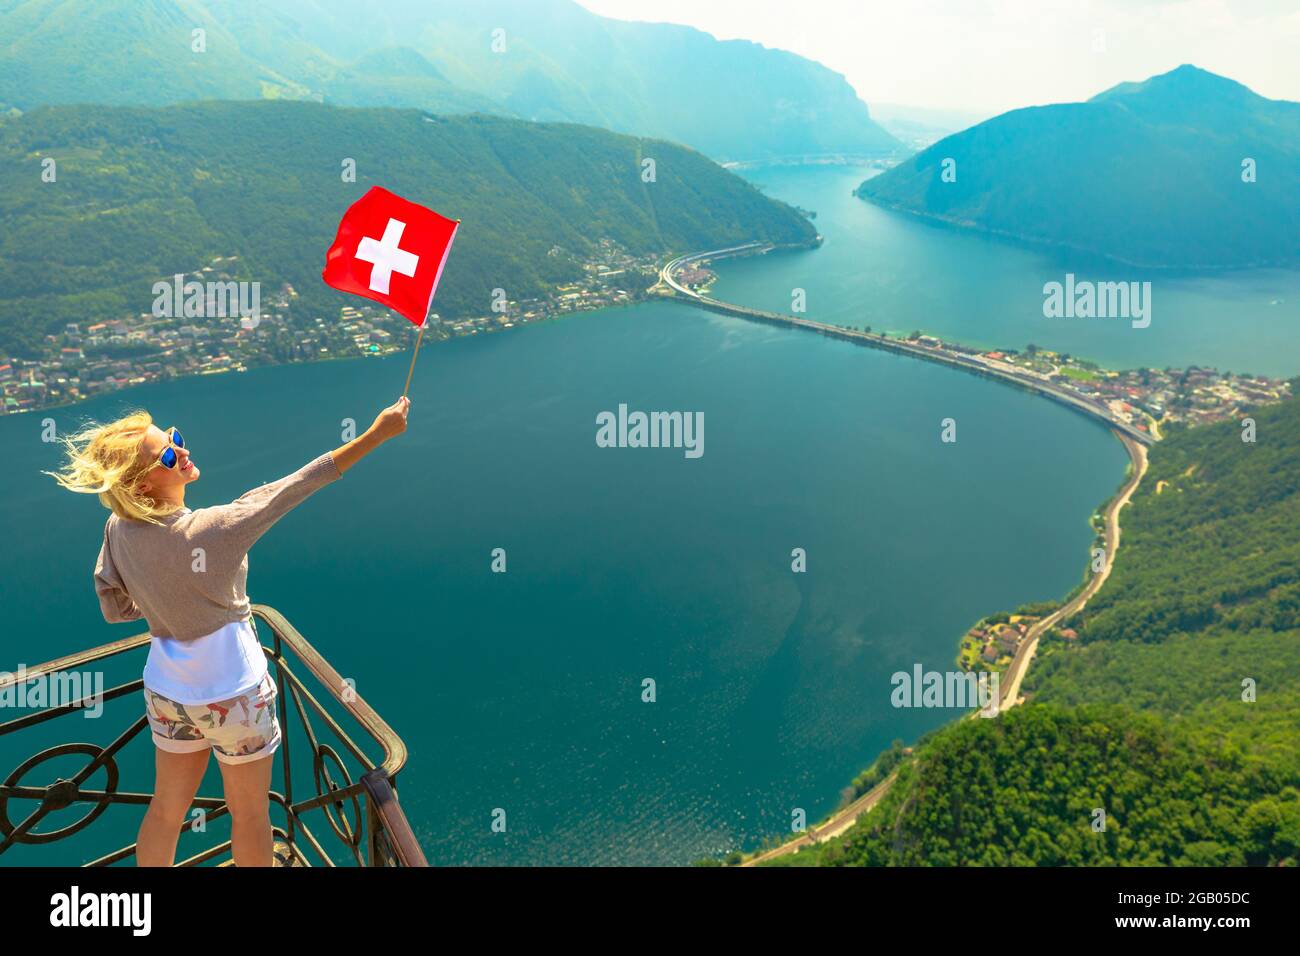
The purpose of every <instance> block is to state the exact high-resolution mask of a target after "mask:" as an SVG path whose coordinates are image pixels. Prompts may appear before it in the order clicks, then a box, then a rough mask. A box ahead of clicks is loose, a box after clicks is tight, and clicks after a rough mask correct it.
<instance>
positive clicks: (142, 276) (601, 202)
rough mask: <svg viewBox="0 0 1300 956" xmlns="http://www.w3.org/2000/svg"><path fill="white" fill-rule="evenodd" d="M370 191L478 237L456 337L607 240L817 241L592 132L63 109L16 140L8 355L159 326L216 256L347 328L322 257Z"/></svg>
mask: <svg viewBox="0 0 1300 956" xmlns="http://www.w3.org/2000/svg"><path fill="white" fill-rule="evenodd" d="M47 158H51V159H53V160H54V161H55V164H56V165H55V167H54V169H55V171H56V173H57V175H56V178H55V181H53V182H47V181H44V179H43V177H42V170H43V168H44V166H43V161H44V160H45V159H47ZM346 159H351V160H355V163H356V181H355V182H346V181H344V178H343V175H342V173H343V165H342V164H343V161H344V160H346ZM645 160H653V161H654V167H653V174H654V175H653V181H650V182H647V181H645V178H644V177H643V174H644V173H645V172H646V170H647V168H648V167H646V166H645V165H644V161H645ZM374 184H382V185H383V186H385V187H386V188H388V189H391V190H393V191H394V192H397V193H399V194H402V195H404V196H406V197H407V198H409V199H411V200H413V201H416V202H419V203H422V204H424V205H428V206H431V207H432V208H434V209H437V210H438V211H440V212H442V213H444V214H445V215H448V216H453V217H457V218H460V219H462V220H463V225H462V227H461V230H460V233H459V235H458V237H457V240H456V246H455V249H454V250H453V252H452V260H451V261H450V262H449V264H448V268H447V271H446V274H445V275H444V277H443V281H442V285H441V286H440V287H439V290H438V298H437V308H438V311H439V312H440V313H441V314H442V315H443V316H448V317H454V316H457V315H462V314H476V315H482V314H486V313H487V311H488V307H489V303H490V301H491V292H492V290H493V289H494V288H501V289H504V290H505V291H506V293H507V295H508V296H509V297H510V298H517V297H520V298H522V297H530V296H535V295H537V294H539V293H541V292H543V291H545V290H547V289H549V288H551V287H553V286H554V285H555V284H557V283H563V282H567V281H570V280H572V279H574V278H576V277H578V276H580V275H582V269H581V265H582V261H583V259H584V258H585V257H586V256H587V255H588V254H589V253H591V252H592V250H594V249H595V247H596V244H597V242H598V241H599V240H601V239H611V240H613V241H615V242H616V243H618V244H619V245H621V246H622V247H623V248H624V249H626V250H627V251H628V252H630V253H632V254H635V255H649V254H658V253H664V252H667V251H670V250H672V251H683V252H684V251H688V250H694V249H705V248H710V247H716V246H719V245H725V244H727V243H731V242H736V241H745V240H749V239H766V240H771V241H773V242H776V243H804V242H809V241H811V240H812V239H813V238H814V237H815V235H816V233H815V230H814V229H813V227H812V226H811V224H810V223H809V222H808V221H807V220H806V219H804V218H803V217H802V216H801V215H800V214H798V213H797V212H796V211H795V210H793V209H791V208H790V207H789V206H786V205H784V204H782V203H779V202H776V201H773V200H771V199H768V198H767V197H766V196H764V195H763V194H762V193H760V192H759V191H758V190H757V189H755V188H754V187H753V186H751V185H750V184H749V183H747V182H746V181H745V180H743V179H741V178H740V177H739V176H736V175H734V174H732V173H729V172H727V171H726V170H724V169H722V168H721V167H720V166H718V165H717V164H715V163H713V162H712V161H711V160H709V159H707V158H706V157H704V156H702V155H701V154H699V153H697V152H695V151H693V150H690V149H686V148H683V147H680V146H675V145H672V144H669V143H665V142H660V141H656V140H645V139H637V138H633V137H630V136H621V135H618V134H614V133H609V132H606V131H604V130H598V129H593V128H590V127H583V126H573V125H568V124H532V123H525V122H522V121H518V120H509V119H503V118H496V117H486V116H467V117H433V116H428V115H425V114H422V113H420V112H417V111H415V110H381V109H345V108H337V107H328V106H322V105H319V104H313V103H296V102H260V103H259V102H248V103H215V102H214V103H202V104H190V105H184V106H175V107H166V108H159V109H142V108H127V107H121V108H105V107H47V108H43V109H40V110H37V111H34V112H32V113H29V114H26V115H24V116H22V117H21V118H16V119H9V120H6V121H0V220H2V221H3V222H4V223H5V229H4V231H3V232H2V233H0V352H3V351H5V350H9V351H13V352H16V353H18V354H23V352H24V350H27V351H30V350H33V349H34V347H35V346H36V344H37V343H38V342H39V341H40V339H41V336H42V335H43V334H44V333H45V332H46V331H49V330H53V329H58V328H61V327H62V325H63V324H64V323H66V322H69V321H83V322H84V321H94V320H100V319H105V318H119V317H122V316H124V315H129V314H132V313H143V312H148V311H149V308H150V305H151V302H152V300H153V294H152V291H151V289H152V283H153V282H155V281H157V280H158V279H162V278H166V277H169V276H171V275H172V274H173V273H176V272H188V271H192V270H196V269H199V268H201V267H203V266H204V265H206V264H207V263H208V262H209V261H210V260H211V259H212V258H213V257H214V256H230V255H237V256H239V260H240V263H241V265H240V272H241V278H245V279H257V280H261V281H263V282H269V283H272V284H273V288H279V284H280V283H281V282H289V283H291V284H292V285H293V286H295V287H296V289H297V290H298V292H299V294H300V296H301V300H300V302H301V304H302V306H303V307H305V308H309V309H319V310H320V314H321V315H332V316H337V315H338V309H339V306H340V305H341V304H343V303H344V302H345V300H346V299H347V297H346V296H344V295H342V294H341V293H335V292H333V291H332V290H329V289H328V288H327V287H325V286H324V284H323V283H322V282H321V279H320V271H321V267H322V265H323V263H324V257H325V250H326V249H327V248H328V247H329V244H330V242H331V241H332V240H333V237H334V230H335V228H336V226H337V224H338V221H339V218H340V216H341V215H342V213H343V211H344V210H345V209H346V208H347V207H348V205H350V204H351V203H352V202H353V201H355V200H356V199H358V198H359V197H360V196H361V195H362V194H363V193H364V192H365V191H366V190H367V189H368V188H369V187H370V186H371V185H374Z"/></svg>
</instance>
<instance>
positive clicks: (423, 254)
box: [321, 186, 460, 325]
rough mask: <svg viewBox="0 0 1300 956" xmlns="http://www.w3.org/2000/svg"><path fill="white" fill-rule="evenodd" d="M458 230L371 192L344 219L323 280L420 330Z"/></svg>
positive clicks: (381, 192)
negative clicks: (398, 315) (397, 314)
mask: <svg viewBox="0 0 1300 956" xmlns="http://www.w3.org/2000/svg"><path fill="white" fill-rule="evenodd" d="M459 225H460V220H459V219H447V218H445V217H443V216H440V215H438V214H437V213H436V212H434V211H433V210H432V209H426V208H425V207H424V206H417V205H416V204H415V203H413V202H408V201H407V200H405V199H403V198H402V197H401V196H398V195H396V194H394V193H390V192H389V191H388V190H387V189H383V188H381V187H379V186H371V187H370V191H369V192H367V193H366V194H365V195H364V196H362V197H361V198H360V199H358V200H357V201H356V202H354V203H353V204H352V205H351V206H349V207H348V211H347V212H345V213H344V214H343V220H342V222H340V223H339V231H338V234H337V235H336V236H335V237H334V244H333V245H332V246H330V249H329V252H327V253H326V254H325V270H324V271H323V272H321V278H322V279H324V280H325V283H326V285H331V286H333V287H334V288H336V289H338V290H339V291H340V292H351V293H353V294H354V295H363V296H365V297H366V298H367V299H374V300H375V301H376V302H382V303H383V304H384V305H386V306H388V307H389V308H390V309H392V310H393V311H395V312H400V313H401V314H402V315H404V316H406V317H407V318H408V319H410V320H411V321H412V322H414V323H415V324H416V325H424V321H425V318H426V317H427V316H428V314H429V304H430V303H431V302H433V293H434V291H435V290H436V289H437V288H438V280H439V279H440V278H442V267H443V265H444V264H445V263H446V262H447V253H448V252H450V251H451V241H452V240H453V239H454V238H456V228H457V227H458V226H459Z"/></svg>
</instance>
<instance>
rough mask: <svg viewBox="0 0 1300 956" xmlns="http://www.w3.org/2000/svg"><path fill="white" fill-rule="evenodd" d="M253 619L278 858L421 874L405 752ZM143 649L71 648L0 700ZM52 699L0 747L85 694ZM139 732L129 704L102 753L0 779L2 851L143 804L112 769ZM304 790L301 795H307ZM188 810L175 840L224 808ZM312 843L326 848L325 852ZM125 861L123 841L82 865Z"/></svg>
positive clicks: (200, 799) (202, 856)
mask: <svg viewBox="0 0 1300 956" xmlns="http://www.w3.org/2000/svg"><path fill="white" fill-rule="evenodd" d="M253 615H254V617H255V618H256V619H257V620H258V621H260V622H261V623H263V624H265V625H266V626H267V627H268V628H269V629H270V632H271V635H272V642H271V646H269V647H268V646H267V645H266V644H263V645H262V648H263V650H264V651H265V653H266V655H267V658H268V659H269V662H270V666H271V667H272V668H273V670H274V673H275V677H276V684H277V685H278V687H279V694H278V695H277V701H278V707H279V719H280V728H281V730H280V732H281V735H282V740H281V744H280V749H279V752H278V753H277V754H276V755H275V758H274V759H277V760H279V761H280V769H281V771H282V773H281V777H282V779H283V787H284V791H283V792H282V793H281V792H278V791H275V790H272V791H271V795H270V796H271V804H272V807H273V813H274V812H276V811H275V809H274V808H278V810H279V813H280V814H282V816H283V821H282V824H281V825H276V826H273V828H272V829H273V831H274V834H275V839H276V841H277V845H278V848H279V850H280V852H281V853H282V854H283V857H284V859H283V860H282V862H283V863H285V864H287V865H295V866H314V865H321V866H337V865H339V860H338V859H336V858H337V857H341V858H342V860H343V862H344V863H349V862H352V863H355V864H356V865H358V866H427V865H428V864H427V863H426V862H425V858H424V853H423V851H421V849H420V845H419V843H418V841H417V840H416V838H415V834H414V832H413V831H412V829H411V826H410V824H409V823H408V822H407V820H406V817H405V815H404V814H403V813H402V809H401V806H400V805H399V804H398V800H397V790H396V785H397V773H398V771H399V770H401V769H402V767H403V766H404V765H405V763H406V757H407V751H406V745H405V744H403V743H402V741H401V738H399V737H398V736H397V734H395V733H394V732H393V730H392V728H391V727H389V726H388V724H387V723H385V722H384V720H383V719H382V718H381V717H380V716H379V715H378V714H377V713H376V712H375V711H374V709H373V708H371V707H370V705H369V704H367V703H366V702H365V701H364V700H363V699H362V698H361V697H360V696H358V695H357V694H356V692H355V690H354V688H353V686H352V685H351V683H349V682H347V681H345V680H344V679H343V678H342V677H340V676H339V674H338V672H337V671H335V670H334V668H333V667H332V666H330V664H329V662H328V661H326V660H325V658H324V657H322V656H321V654H320V653H319V652H318V651H317V650H316V649H315V648H314V647H312V646H311V644H309V643H308V642H307V640H306V639H305V638H304V637H303V636H302V635H301V634H299V633H298V631H297V630H296V629H295V628H294V627H293V625H292V624H290V623H289V622H288V621H287V620H286V619H285V617H284V615H282V614H281V613H280V612H279V611H277V610H275V609H274V608H271V607H267V606H265V605H260V604H259V605H254V607H253ZM148 645H149V635H148V634H147V633H146V634H141V635H137V636H136V637H128V638H124V639H123V640H119V641H115V642H113V643H111V644H104V645H102V646H100V647H95V648H90V649H88V650H85V651H80V652H78V653H76V654H72V655H69V656H67V657H62V658H59V659H58V660H54V661H50V662H49V663H47V664H42V665H40V666H39V667H33V668H28V669H26V670H23V671H22V672H20V673H18V674H0V694H4V693H6V692H9V693H10V694H12V692H13V691H14V690H16V689H17V685H20V684H32V682H35V681H44V682H47V684H48V683H49V682H57V681H59V680H60V679H61V678H62V679H64V680H65V684H64V686H65V687H68V686H72V685H71V683H70V682H68V681H67V678H69V677H70V676H71V675H73V674H75V673H76V672H78V671H79V670H80V669H82V668H85V667H87V666H88V665H94V664H95V663H97V662H102V661H106V660H108V659H109V658H113V657H117V656H118V655H122V654H128V653H130V652H132V651H138V650H139V649H141V648H147V647H148ZM300 669H301V670H300ZM308 681H310V682H312V686H314V687H315V688H317V691H318V692H319V693H322V694H324V695H327V698H328V699H332V700H333V701H334V702H335V704H336V705H337V707H338V708H341V710H342V714H341V715H340V716H343V717H344V718H345V719H346V720H347V721H349V722H350V723H352V724H355V725H357V726H358V727H359V728H360V731H362V732H364V734H365V736H366V737H367V738H368V739H369V742H370V743H371V744H373V745H378V748H379V750H380V751H381V753H380V755H379V756H378V757H377V762H376V760H375V759H372V758H371V757H370V756H368V755H367V753H366V752H365V751H364V750H363V749H362V748H361V747H360V746H358V745H357V743H356V742H355V741H354V740H353V739H352V737H351V736H349V735H348V732H347V730H345V729H344V727H343V725H342V724H341V723H340V721H339V720H338V719H336V718H335V716H333V715H332V714H331V713H330V712H329V710H327V709H326V707H325V706H323V705H322V703H321V700H320V699H318V697H317V694H315V693H313V691H312V688H311V687H309V686H308ZM143 687H144V682H143V681H142V680H141V679H139V678H137V679H135V680H132V681H128V682H126V683H123V684H120V685H119V686H117V687H113V688H111V689H108V690H103V691H102V692H99V693H98V694H97V697H98V699H97V700H96V701H95V706H104V707H106V706H107V705H108V704H109V703H110V702H112V701H114V700H117V699H118V698H121V697H128V696H129V697H131V698H132V699H133V700H134V701H136V702H139V701H140V700H141V697H140V692H141V690H142V689H143ZM56 696H57V697H58V698H59V700H60V701H61V702H60V703H57V704H52V705H50V706H42V707H39V708H31V712H30V713H24V714H22V715H21V716H18V717H15V718H13V719H11V720H8V721H6V722H4V723H0V739H3V738H5V737H7V736H9V735H12V734H16V733H20V732H22V731H23V730H27V729H29V728H31V727H35V726H38V725H44V724H46V723H47V722H49V721H53V720H56V719H57V718H59V717H62V716H64V715H67V714H72V713H79V712H82V711H84V710H85V708H86V707H87V706H89V705H90V700H89V696H88V695H85V694H82V695H80V696H78V697H76V698H75V699H65V698H66V697H67V696H68V695H66V694H60V695H56ZM0 713H3V711H0ZM291 717H292V718H293V719H292V720H291ZM354 732H355V731H354ZM298 734H301V735H302V740H303V742H304V743H305V744H306V751H307V752H309V753H310V758H311V772H310V777H308V776H307V772H306V769H305V768H304V767H302V766H300V765H301V764H303V763H304V761H302V760H299V761H298V762H297V763H296V764H295V762H294V760H293V757H294V756H298V757H302V756H303V747H301V746H299V745H298V739H299V738H298V736H297V735H298ZM141 735H143V736H144V737H145V738H146V740H148V738H149V725H148V720H147V719H146V717H145V715H144V711H143V708H142V707H139V708H137V709H136V715H135V717H134V719H133V720H132V721H131V723H130V724H129V726H127V727H126V729H125V730H123V731H122V732H121V733H120V734H118V736H117V737H116V738H115V739H114V740H113V741H112V742H111V743H109V744H108V745H107V746H100V745H96V744H90V743H63V744H58V745H55V746H52V747H48V748H46V749H44V750H41V751H40V752H38V753H36V754H34V755H32V756H31V757H29V758H27V759H26V760H24V761H23V762H22V763H20V764H19V765H18V766H17V767H16V768H15V769H14V770H13V771H12V772H11V773H10V774H9V775H8V776H7V777H5V778H4V780H3V782H0V854H3V853H5V851H7V850H9V849H10V848H12V847H14V846H15V845H17V844H49V843H55V842H57V841H61V840H66V839H68V838H70V837H73V836H75V835H76V834H78V833H81V832H82V831H84V830H85V829H86V828H87V827H89V826H90V825H91V824H92V823H94V822H95V821H96V820H98V819H99V818H100V817H101V816H103V815H104V813H105V812H106V811H107V810H108V809H109V808H110V807H112V806H114V805H135V806H143V805H147V804H148V803H149V801H150V799H151V794H150V793H148V792H130V791H125V790H121V789H119V786H118V784H119V782H120V778H121V776H122V772H121V770H120V768H119V766H118V758H119V755H120V754H121V752H122V750H123V748H125V747H126V746H127V745H128V744H130V743H131V741H132V740H134V739H135V738H136V737H138V736H141ZM291 742H292V743H293V744H294V746H291ZM74 756H80V757H84V758H85V763H84V765H82V766H81V767H80V768H79V769H78V770H77V771H76V772H75V773H73V774H72V776H70V777H68V778H62V777H60V778H57V779H55V780H54V781H53V782H51V783H47V784H44V785H32V784H30V783H27V782H26V781H27V778H28V777H29V776H30V775H31V773H32V771H34V770H36V769H37V768H38V767H40V766H41V765H43V764H46V763H48V762H49V761H51V760H55V759H58V758H69V757H74ZM295 768H297V769H295ZM100 771H103V773H104V775H105V780H104V783H103V789H99V790H94V789H88V781H90V779H91V778H92V777H94V776H95V775H96V774H98V773H100ZM354 774H355V779H354ZM309 784H310V786H309ZM308 792H310V795H305V794H306V793H308ZM30 803H34V804H35V806H34V808H33V809H31V810H27V809H26V807H24V804H30ZM79 804H84V805H85V806H86V812H85V814H84V815H82V816H81V817H79V818H78V819H77V820H75V821H74V822H72V823H69V824H67V825H65V826H62V827H60V828H58V829H55V830H46V831H41V830H40V829H39V826H40V823H41V821H42V820H45V819H46V818H47V817H49V816H50V815H51V814H54V813H56V812H57V811H60V810H66V809H69V808H72V807H73V806H74V805H79ZM192 808H193V809H198V810H201V811H203V814H202V820H203V827H202V830H201V831H200V830H198V829H197V828H196V827H195V826H194V824H193V822H190V823H187V824H186V826H185V827H183V828H182V833H184V832H186V830H189V831H190V832H202V833H206V832H207V829H206V827H207V824H209V823H212V822H214V821H217V820H220V819H221V818H222V817H224V816H227V815H228V813H229V811H228V809H227V807H226V804H225V801H224V800H222V799H221V798H219V797H205V796H196V797H195V799H194V802H193V804H192ZM321 817H323V818H324V821H325V823H326V824H327V828H328V831H329V834H328V835H327V834H326V832H325V831H326V828H325V827H319V826H318V824H319V822H320V818H321ZM314 828H315V829H314ZM317 831H319V834H318V832H317ZM331 835H332V836H331ZM322 838H324V839H326V841H327V842H325V843H323V842H322ZM214 839H215V838H214ZM331 850H332V851H333V852H331ZM229 854H230V841H229V840H228V839H227V840H224V841H222V842H217V843H216V844H215V845H212V846H208V847H206V848H204V849H202V850H200V851H199V852H197V853H194V854H192V855H191V856H189V857H188V858H187V859H185V860H182V861H181V862H180V863H179V864H177V865H179V866H195V865H199V864H203V863H209V862H213V861H219V860H223V859H225V858H227V857H228V856H229ZM134 855H135V844H130V845H128V846H124V847H122V848H121V849H119V850H115V851H113V852H111V853H108V854H106V855H103V856H100V857H98V858H96V859H93V860H89V861H87V862H86V863H85V865H87V866H107V865H111V864H114V863H120V862H122V861H124V860H127V859H129V858H131V857H133V856H134Z"/></svg>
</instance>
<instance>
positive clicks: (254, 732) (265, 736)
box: [144, 674, 280, 763]
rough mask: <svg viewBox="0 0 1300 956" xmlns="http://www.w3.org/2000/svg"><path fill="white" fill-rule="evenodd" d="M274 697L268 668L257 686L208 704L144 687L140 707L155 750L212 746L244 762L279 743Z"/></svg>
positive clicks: (228, 759)
mask: <svg viewBox="0 0 1300 956" xmlns="http://www.w3.org/2000/svg"><path fill="white" fill-rule="evenodd" d="M275 697H276V689H275V681H273V680H272V679H271V675H270V674H267V675H266V676H264V677H263V678H262V682H261V684H259V685H258V686H257V687H254V688H252V689H251V690H248V691H246V692H245V693H243V694H240V695H239V696H237V697H232V698H230V699H229V700H218V701H214V702H213V703H210V704H178V703H177V702H176V701H174V700H171V699H170V698H167V697H164V696H162V695H161V694H155V693H154V692H153V691H151V690H150V689H149V688H147V687H146V688H145V689H144V703H145V712H146V713H147V714H148V716H149V728H150V729H151V730H152V731H153V742H154V744H155V745H156V746H157V747H158V749H159V750H166V751H168V752H170V753H177V754H181V753H194V752H195V751H198V750H206V749H208V748H209V747H211V748H212V749H213V750H214V751H216V754H217V759H218V760H219V761H221V762H222V763H247V762H249V761H251V760H260V759H262V758H263V757H269V756H270V755H271V754H273V753H275V751H276V748H278V747H279V746H280V722H279V721H278V720H276V717H275Z"/></svg>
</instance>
